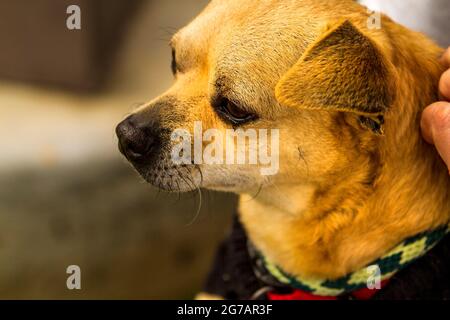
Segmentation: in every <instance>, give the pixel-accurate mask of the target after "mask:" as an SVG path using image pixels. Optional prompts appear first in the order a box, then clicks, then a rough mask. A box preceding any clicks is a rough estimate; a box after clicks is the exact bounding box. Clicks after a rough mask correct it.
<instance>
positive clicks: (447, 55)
mask: <svg viewBox="0 0 450 320" xmlns="http://www.w3.org/2000/svg"><path fill="white" fill-rule="evenodd" d="M440 62H441V63H442V64H443V65H444V66H445V67H446V68H450V47H449V48H448V49H447V50H446V51H445V52H444V54H443V55H442V57H441V59H440Z"/></svg>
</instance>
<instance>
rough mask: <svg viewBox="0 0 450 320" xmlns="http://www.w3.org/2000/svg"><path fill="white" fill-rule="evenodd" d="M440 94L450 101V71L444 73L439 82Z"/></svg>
mask: <svg viewBox="0 0 450 320" xmlns="http://www.w3.org/2000/svg"><path fill="white" fill-rule="evenodd" d="M439 92H440V93H441V96H442V98H443V99H444V100H447V101H450V69H448V70H447V71H445V72H444V74H443V75H442V77H441V80H440V81H439Z"/></svg>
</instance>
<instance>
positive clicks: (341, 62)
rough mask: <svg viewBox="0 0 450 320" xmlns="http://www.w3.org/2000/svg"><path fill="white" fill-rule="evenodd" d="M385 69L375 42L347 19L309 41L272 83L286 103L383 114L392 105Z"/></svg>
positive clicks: (363, 113) (367, 115) (288, 104)
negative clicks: (314, 40) (280, 75)
mask: <svg viewBox="0 0 450 320" xmlns="http://www.w3.org/2000/svg"><path fill="white" fill-rule="evenodd" d="M389 79H390V77H389V67H388V65H387V62H386V59H385V57H384V56H383V54H382V53H381V52H380V50H379V49H378V48H377V46H376V45H375V44H374V43H373V42H372V41H371V40H370V39H369V38H368V37H366V36H365V35H363V34H362V33H361V32H360V31H359V30H358V29H357V28H356V27H355V26H354V25H353V24H352V23H351V22H349V21H345V22H343V23H340V24H338V25H337V27H334V28H331V29H330V30H329V31H327V32H326V33H325V34H324V35H323V36H322V37H320V39H318V41H316V42H315V43H313V44H312V45H311V46H310V47H309V48H308V49H307V50H306V52H305V53H304V54H303V56H302V57H301V58H300V60H299V61H298V62H297V63H296V64H295V65H294V66H293V67H292V68H291V69H290V70H289V71H288V72H287V73H286V74H285V75H284V76H283V77H282V79H281V80H280V82H279V83H278V84H277V87H276V92H275V93H276V97H277V100H278V101H279V102H280V103H281V104H284V105H286V106H291V107H298V108H304V109H324V110H336V111H344V112H353V113H356V114H359V115H361V116H364V117H369V118H371V119H377V118H380V119H381V118H382V115H383V114H384V112H385V111H386V109H387V108H388V106H389V105H390V103H391V99H392V94H391V93H390V89H389Z"/></svg>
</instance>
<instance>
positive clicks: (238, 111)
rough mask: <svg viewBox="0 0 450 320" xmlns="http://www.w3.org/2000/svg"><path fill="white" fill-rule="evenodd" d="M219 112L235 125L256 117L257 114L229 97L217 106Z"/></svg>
mask: <svg viewBox="0 0 450 320" xmlns="http://www.w3.org/2000/svg"><path fill="white" fill-rule="evenodd" d="M217 111H218V113H219V114H220V115H221V116H223V117H225V118H226V119H227V120H229V121H230V122H231V123H233V124H235V125H239V124H244V123H246V122H249V121H252V120H255V119H256V115H255V114H253V113H250V112H247V111H245V110H243V109H242V108H240V107H239V106H237V105H236V104H235V103H233V102H231V101H230V100H228V99H222V100H220V102H219V105H218V107H217Z"/></svg>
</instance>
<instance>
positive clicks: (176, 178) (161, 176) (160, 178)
mask: <svg viewBox="0 0 450 320" xmlns="http://www.w3.org/2000/svg"><path fill="white" fill-rule="evenodd" d="M133 166H134V168H135V169H136V170H137V172H138V173H139V174H140V175H141V177H142V178H144V180H145V181H146V182H147V183H149V184H151V185H153V186H154V187H156V188H159V189H161V190H164V191H168V192H189V191H193V190H196V189H198V188H200V187H201V185H202V181H203V174H202V171H201V168H200V167H199V166H197V165H184V164H183V165H174V164H171V163H169V162H167V161H158V162H155V164H154V165H142V164H133Z"/></svg>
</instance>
